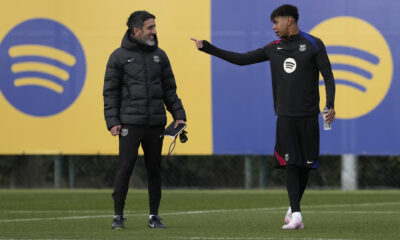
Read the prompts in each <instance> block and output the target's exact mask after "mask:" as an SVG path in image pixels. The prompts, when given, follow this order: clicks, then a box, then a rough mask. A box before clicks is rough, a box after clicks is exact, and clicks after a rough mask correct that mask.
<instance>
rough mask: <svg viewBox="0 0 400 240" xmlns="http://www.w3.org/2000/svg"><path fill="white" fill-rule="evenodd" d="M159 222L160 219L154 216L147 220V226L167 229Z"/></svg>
mask: <svg viewBox="0 0 400 240" xmlns="http://www.w3.org/2000/svg"><path fill="white" fill-rule="evenodd" d="M161 220H162V219H161V218H160V217H159V216H158V215H154V216H152V217H151V218H150V219H149V222H148V224H147V226H149V228H167V226H165V225H164V224H163V223H162V222H161Z"/></svg>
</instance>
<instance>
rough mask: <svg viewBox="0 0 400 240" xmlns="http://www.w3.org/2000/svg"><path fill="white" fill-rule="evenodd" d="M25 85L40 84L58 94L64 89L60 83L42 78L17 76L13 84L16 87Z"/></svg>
mask: <svg viewBox="0 0 400 240" xmlns="http://www.w3.org/2000/svg"><path fill="white" fill-rule="evenodd" d="M27 85H34V86H41V87H44V88H48V89H51V90H53V91H55V92H57V93H60V94H61V93H62V92H63V91H64V88H63V87H62V86H61V85H59V84H57V83H55V82H52V81H50V80H48V79H44V78H29V77H27V78H17V79H15V81H14V86H16V87H22V86H27Z"/></svg>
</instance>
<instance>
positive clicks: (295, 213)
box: [292, 212, 303, 222]
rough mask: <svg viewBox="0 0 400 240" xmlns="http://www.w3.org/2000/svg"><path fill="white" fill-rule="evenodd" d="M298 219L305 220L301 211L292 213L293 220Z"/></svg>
mask: <svg viewBox="0 0 400 240" xmlns="http://www.w3.org/2000/svg"><path fill="white" fill-rule="evenodd" d="M294 219H296V220H297V221H299V222H302V221H303V218H302V217H301V212H294V213H292V220H294Z"/></svg>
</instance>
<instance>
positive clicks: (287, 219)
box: [285, 213, 292, 224]
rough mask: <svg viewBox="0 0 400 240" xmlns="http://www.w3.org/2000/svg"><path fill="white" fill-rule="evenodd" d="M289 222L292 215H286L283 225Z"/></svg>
mask: <svg viewBox="0 0 400 240" xmlns="http://www.w3.org/2000/svg"><path fill="white" fill-rule="evenodd" d="M291 220H292V214H291V213H288V214H286V216H285V223H286V224H288V223H290V221H291Z"/></svg>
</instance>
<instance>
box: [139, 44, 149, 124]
mask: <svg viewBox="0 0 400 240" xmlns="http://www.w3.org/2000/svg"><path fill="white" fill-rule="evenodd" d="M141 52H142V57H143V64H144V76H145V84H146V92H147V99H146V107H147V112H146V114H147V126H149V125H150V87H149V81H148V78H149V77H148V74H147V64H146V55H145V52H144V51H143V50H142V51H141Z"/></svg>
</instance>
